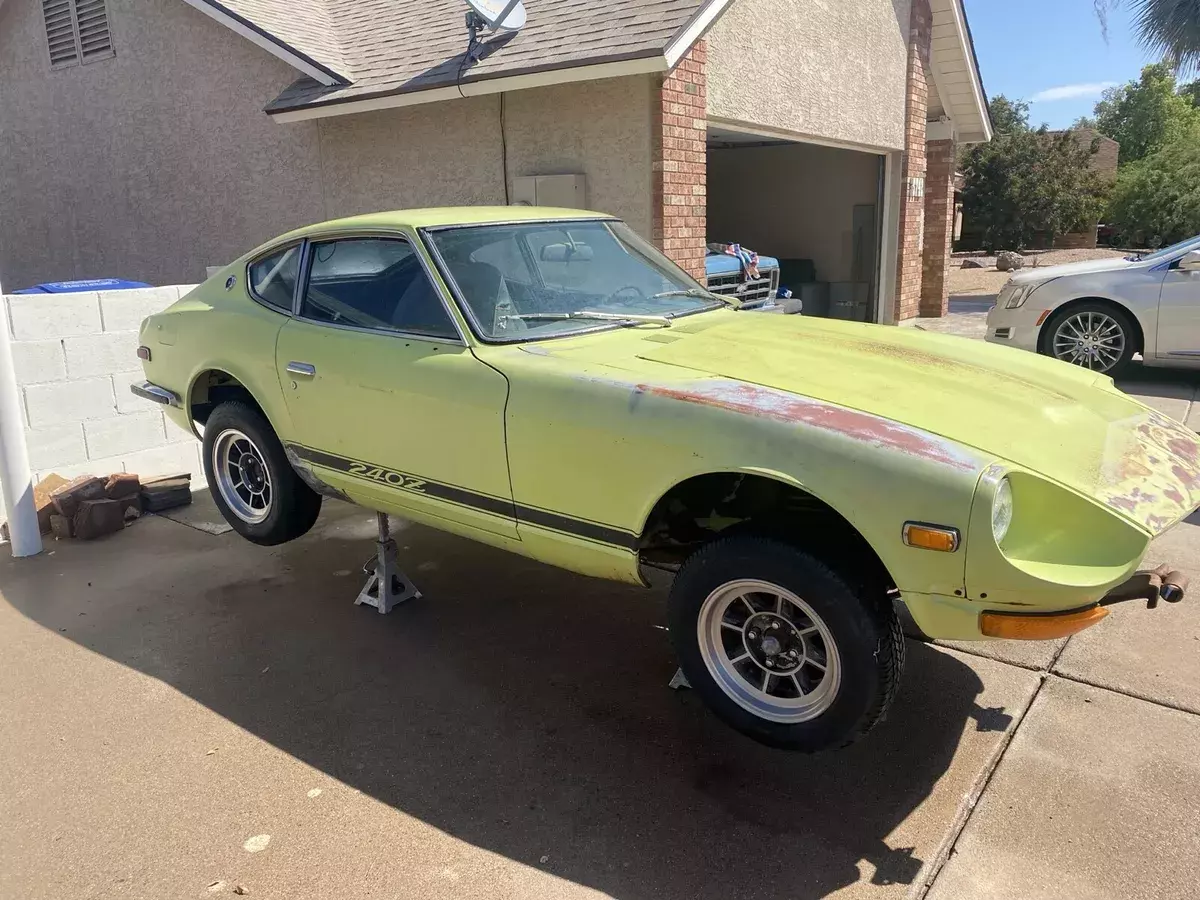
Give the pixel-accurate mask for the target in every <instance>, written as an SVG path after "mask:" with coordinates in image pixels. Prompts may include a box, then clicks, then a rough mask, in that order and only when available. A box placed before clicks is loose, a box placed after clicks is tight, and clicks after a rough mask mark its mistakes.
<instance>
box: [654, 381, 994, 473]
mask: <svg viewBox="0 0 1200 900" xmlns="http://www.w3.org/2000/svg"><path fill="white" fill-rule="evenodd" d="M637 390H638V392H639V393H643V394H650V395H652V396H658V397H667V398H669V399H671V400H680V401H683V402H684V403H696V404H699V405H701V406H711V407H715V408H718V409H726V410H729V411H730V412H736V413H741V414H742V415H747V416H758V417H762V418H768V419H773V420H775V421H777V422H786V423H789V424H795V425H808V426H810V427H813V428H819V429H821V430H822V431H829V432H835V433H837V434H841V435H845V436H846V437H849V438H851V439H853V440H856V441H862V442H863V443H866V444H871V445H873V446H876V447H883V448H886V449H889V450H895V451H897V452H899V453H903V454H905V455H906V456H913V457H917V458H919V459H926V460H929V461H930V462H935V463H938V464H939V465H944V466H950V467H951V468H954V469H960V470H962V471H964V472H970V471H974V470H975V469H977V468H978V467H979V466H978V463H977V462H976V460H975V459H974V458H973V456H972V455H970V454H969V453H967V452H966V451H965V448H961V447H959V445H957V444H956V443H954V442H952V441H947V440H944V439H942V438H939V437H937V436H936V435H932V434H929V433H928V432H925V431H921V430H920V429H917V428H911V427H909V426H907V425H902V424H900V423H899V422H893V421H890V420H888V419H884V418H881V417H879V416H875V415H871V414H870V413H865V412H860V411H859V410H856V409H849V408H847V407H844V406H837V405H835V404H832V403H823V402H820V401H817V400H812V399H810V398H808V397H802V396H799V395H797V394H790V393H788V392H786V391H779V390H775V389H774V388H766V387H760V386H759V385H755V384H745V383H742V382H737V381H714V382H697V383H695V384H690V385H686V386H682V387H665V386H661V385H647V384H640V385H638V387H637Z"/></svg>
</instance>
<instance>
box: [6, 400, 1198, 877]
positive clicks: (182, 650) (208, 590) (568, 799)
mask: <svg viewBox="0 0 1200 900" xmlns="http://www.w3.org/2000/svg"><path fill="white" fill-rule="evenodd" d="M1180 383H1181V384H1190V382H1186V381H1185V382H1180ZM1179 393H1186V390H1185V389H1184V388H1182V387H1181V388H1180V390H1179ZM1188 402H1189V404H1190V402H1191V401H1190V400H1189V401H1188ZM1185 414H1186V412H1185ZM204 500H205V498H203V497H198V503H203V502H204ZM214 516H215V510H212V509H211V507H208V508H207V509H206V508H205V507H204V506H201V505H198V506H197V507H196V508H195V509H194V510H193V511H192V513H191V515H190V521H191V522H192V525H199V526H203V525H204V524H205V521H206V519H207V520H213V518H214ZM372 537H373V519H372V517H371V516H369V515H368V514H366V513H364V512H363V511H361V510H357V509H355V508H352V507H348V506H344V505H341V504H334V503H331V504H329V505H328V506H327V508H326V510H325V512H324V513H323V514H322V518H321V520H320V522H319V523H318V525H317V527H316V529H314V531H313V532H312V533H311V534H309V535H308V536H307V537H305V538H304V539H302V540H300V541H297V542H294V543H292V544H289V545H285V546H283V547H280V548H275V549H269V550H268V549H263V548H259V547H254V546H252V545H250V544H248V543H245V542H244V541H242V540H241V539H240V538H237V537H236V536H234V535H233V534H230V533H225V534H221V535H214V534H209V533H206V532H205V531H203V530H200V529H199V528H196V527H190V526H189V525H185V524H180V523H178V522H174V521H169V520H167V519H165V518H159V517H154V516H147V517H145V518H144V519H143V520H141V521H139V522H137V523H136V524H135V525H133V526H132V527H131V528H129V529H128V530H126V531H125V532H123V533H121V534H118V535H115V536H113V537H111V538H108V539H105V540H101V541H96V542H93V543H74V542H64V543H59V544H53V545H51V546H50V547H49V548H48V549H49V550H52V551H53V553H46V554H43V555H42V556H40V557H37V558H34V559H29V560H21V561H14V560H11V559H9V558H7V556H6V557H5V558H4V559H3V560H0V593H2V594H3V602H0V763H2V767H3V771H4V772H5V774H6V780H7V785H6V790H5V795H4V800H3V802H2V803H0V860H3V862H2V863H0V896H3V897H21V898H29V900H33V898H54V900H61V898H64V897H81V898H82V897H89V898H109V897H112V898H117V897H120V898H155V900H160V898H177V897H178V898H189V897H196V898H204V897H211V896H229V895H231V894H233V892H234V891H235V889H236V888H241V889H242V890H244V891H248V892H249V895H250V896H252V897H258V898H285V900H301V898H331V897H337V898H411V897H420V898H439V897H446V898H454V900H464V898H497V897H502V898H526V897H530V898H533V897H537V898H544V897H550V898H560V897H562V898H576V897H579V898H583V897H598V896H611V897H616V898H622V900H651V898H654V900H657V898H682V900H709V898H711V900H730V898H739V900H740V898H764V900H765V898H770V900H779V898H810V897H813V898H815V897H826V896H836V897H864V898H900V897H922V896H930V897H934V898H938V900H973V898H1013V900H1018V898H1019V900H1032V898H1043V897H1044V898H1055V900H1059V898H1072V900H1075V898H1093V897H1095V898H1114V900H1115V898H1122V900H1124V898H1130V897H1144V898H1184V897H1194V896H1195V872H1194V860H1195V858H1196V855H1197V853H1198V852H1200V602H1198V600H1197V598H1195V597H1193V598H1192V599H1191V601H1190V602H1187V603H1184V604H1181V605H1179V606H1171V607H1166V606H1164V607H1162V608H1160V609H1158V610H1156V611H1154V612H1147V611H1146V610H1144V609H1142V608H1141V607H1140V605H1139V606H1134V605H1126V607H1122V608H1118V609H1117V610H1116V611H1115V612H1114V614H1113V615H1112V616H1111V617H1110V618H1109V619H1108V620H1106V621H1105V622H1103V623H1101V624H1100V625H1099V626H1097V627H1095V628H1094V629H1093V630H1091V631H1088V632H1085V633H1083V634H1082V635H1079V636H1076V637H1075V638H1072V639H1071V640H1070V641H1065V642H1058V643H1055V644H1009V643H996V644H975V645H967V644H963V645H956V646H954V647H949V646H939V645H934V644H930V643H928V642H924V641H923V640H920V639H919V636H915V635H914V639H913V640H911V641H910V642H909V648H908V649H909V657H908V664H907V668H906V672H905V677H904V683H903V685H902V687H901V691H900V695H899V697H898V699H897V701H896V704H895V706H894V707H893V710H892V713H891V715H890V716H889V718H888V720H887V721H886V722H885V723H884V724H883V725H882V726H881V727H879V728H878V729H877V730H876V731H875V732H873V733H872V734H871V735H870V736H869V737H868V738H867V739H866V740H864V741H863V742H861V743H860V744H858V745H856V746H854V747H852V748H850V749H849V750H846V751H842V752H838V753H831V754H825V755H821V756H816V757H805V756H798V755H790V754H786V753H782V752H778V751H772V750H768V749H766V748H763V747H760V746H758V745H756V744H753V743H751V742H749V741H747V740H745V739H743V738H741V737H740V736H738V735H736V734H734V733H733V732H731V731H729V730H728V729H726V728H725V727H723V726H722V725H720V724H719V723H718V722H717V721H715V720H714V719H713V717H712V716H710V715H709V714H708V713H707V712H706V711H705V710H704V709H703V708H702V707H701V706H700V704H699V702H698V700H697V698H696V697H695V696H693V695H691V694H690V693H688V692H681V693H673V692H671V691H669V690H668V689H667V687H666V684H667V681H668V679H669V678H670V676H671V674H672V672H673V671H674V662H673V659H672V653H671V650H670V647H669V644H668V640H667V635H666V633H665V631H664V630H663V626H664V608H663V600H664V596H663V593H662V592H661V591H643V590H637V589H631V588H623V587H621V586H616V585H611V584H607V583H602V582H597V581H589V580H587V579H583V578H579V577H575V576H572V575H569V574H565V573H562V572H558V571H555V570H552V569H549V568H546V567H544V566H541V565H538V564H535V563H532V562H528V561H525V560H522V559H519V558H516V557H510V556H507V555H505V554H502V553H500V552H498V551H493V550H490V549H488V548H483V547H479V546H477V545H474V544H472V543H470V542H467V541H465V540H460V539H457V538H453V537H448V536H445V535H442V534H439V533H436V532H432V531H429V530H427V529H424V528H420V527H417V526H409V527H407V528H404V529H403V530H402V531H401V532H400V535H399V539H400V542H401V544H402V546H403V548H404V549H403V557H404V560H405V564H406V566H407V567H408V568H409V569H410V572H411V574H412V575H413V576H414V577H416V578H418V579H419V585H420V587H421V588H422V590H423V591H424V593H425V598H424V599H422V600H419V601H415V602H413V603H411V604H409V605H407V606H404V607H401V608H400V609H398V610H397V611H395V612H394V613H393V614H392V615H390V616H387V617H384V616H379V615H378V614H377V613H376V612H375V611H374V610H371V609H368V608H364V607H354V606H352V605H351V601H352V599H353V597H354V595H355V594H356V593H357V591H358V588H359V583H360V576H359V567H360V566H361V564H362V562H363V559H364V558H365V557H366V556H367V555H368V554H369V553H370V552H371V543H370V542H371V539H372ZM1151 556H1152V558H1153V559H1152V561H1155V562H1156V561H1158V560H1160V559H1163V558H1169V559H1171V560H1172V561H1173V562H1175V563H1176V564H1177V565H1181V566H1182V567H1183V568H1185V569H1186V570H1188V571H1189V572H1190V574H1191V575H1192V577H1193V578H1194V579H1200V517H1197V519H1196V521H1194V522H1188V523H1184V524H1182V525H1181V526H1179V527H1178V528H1177V529H1175V530H1174V531H1172V532H1170V533H1168V534H1167V535H1165V536H1164V537H1163V538H1161V539H1160V540H1159V541H1157V542H1156V543H1155V544H1154V545H1153V548H1152V551H1151Z"/></svg>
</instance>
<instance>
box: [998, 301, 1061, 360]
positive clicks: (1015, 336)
mask: <svg viewBox="0 0 1200 900" xmlns="http://www.w3.org/2000/svg"><path fill="white" fill-rule="evenodd" d="M1047 312H1048V311H1047V310H1044V309H1036V308H1033V307H1031V306H1030V305H1029V303H1028V302H1026V304H1025V305H1024V306H1019V307H1017V308H1016V309H1005V308H1004V307H1002V306H1000V305H996V306H993V307H992V308H991V309H990V310H988V315H987V332H986V333H985V335H984V336H985V338H986V339H987V341H988V343H991V344H1004V345H1005V346H1008V347H1016V348H1018V349H1020V350H1030V351H1032V352H1034V353H1036V352H1037V348H1038V335H1039V333H1040V332H1041V325H1040V324H1039V320H1042V318H1043V316H1044V315H1045V314H1046V313H1047Z"/></svg>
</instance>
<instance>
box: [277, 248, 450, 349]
mask: <svg viewBox="0 0 1200 900" xmlns="http://www.w3.org/2000/svg"><path fill="white" fill-rule="evenodd" d="M310 255H311V257H312V266H311V268H310V269H309V276H308V288H307V290H306V291H305V293H304V301H303V303H302V304H301V306H300V314H301V315H303V316H304V317H305V318H308V319H313V320H315V321H317V322H328V323H330V324H332V325H351V326H354V327H357V328H374V329H379V330H383V331H403V332H408V333H414V334H424V335H428V336H430V337H440V338H447V339H457V338H458V332H457V331H456V330H455V328H454V323H453V322H451V321H450V315H449V313H447V312H446V308H445V307H444V306H443V305H442V301H441V298H440V297H439V296H438V294H437V291H436V290H435V288H434V287H433V285H432V284H431V283H430V281H429V277H428V276H427V275H426V274H425V269H424V267H422V265H421V260H420V258H419V257H418V256H417V254H416V252H415V251H414V250H413V247H412V245H411V244H409V243H408V241H404V240H399V239H395V238H347V239H346V240H341V241H323V242H320V243H314V244H313V245H312V253H311V254H310Z"/></svg>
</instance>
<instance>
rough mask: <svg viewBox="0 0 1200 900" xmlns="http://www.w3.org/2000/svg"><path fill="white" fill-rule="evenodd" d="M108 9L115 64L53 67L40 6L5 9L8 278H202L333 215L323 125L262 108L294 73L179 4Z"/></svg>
mask: <svg viewBox="0 0 1200 900" xmlns="http://www.w3.org/2000/svg"><path fill="white" fill-rule="evenodd" d="M108 9H109V23H110V27H111V29H112V34H113V43H114V46H115V47H116V54H117V55H116V57H115V58H114V59H108V60H102V61H99V62H94V63H91V64H89V65H86V66H74V67H71V68H67V69H59V70H53V71H52V70H51V69H50V64H49V60H48V56H47V50H46V34H45V27H44V25H43V22H42V15H41V10H40V4H38V3H36V2H35V0H7V2H5V3H2V4H0V274H3V277H4V284H5V286H6V287H8V288H10V289H13V288H19V287H25V286H28V285H30V284H35V283H38V282H41V281H50V280H66V279H72V278H96V277H105V276H114V277H124V278H134V279H140V280H143V281H148V282H150V283H152V284H170V283H173V282H175V283H177V282H178V281H180V280H196V279H199V278H202V277H203V275H204V269H205V266H207V265H214V264H217V263H224V262H226V261H228V260H230V259H233V258H234V257H236V256H237V255H238V254H240V253H242V252H244V251H245V250H246V249H247V248H249V247H253V246H254V245H256V244H257V243H260V242H261V241H263V240H265V239H267V238H268V237H271V236H272V235H274V234H276V233H278V232H280V231H283V230H285V229H288V228H292V227H295V226H297V225H301V224H304V223H305V222H309V221H312V220H313V219H315V218H319V216H320V213H321V203H320V196H321V190H320V183H319V179H318V177H317V172H318V148H317V141H316V126H315V125H312V124H311V123H309V124H300V125H296V126H292V127H290V128H288V129H283V128H280V127H279V126H278V125H276V124H275V123H273V122H271V121H270V120H269V119H268V118H267V117H266V116H265V115H263V113H262V107H263V105H264V104H265V103H266V102H267V100H269V99H270V98H271V97H272V96H273V95H274V92H275V91H277V90H279V89H280V88H281V87H283V86H284V85H286V84H288V83H289V82H290V81H292V80H293V79H294V78H295V77H296V73H295V71H294V70H293V69H292V68H291V67H289V66H288V65H286V64H285V63H283V62H281V61H279V60H277V59H275V58H274V57H273V56H271V55H269V54H268V53H266V52H265V51H263V50H261V49H259V48H258V47H255V46H254V45H253V44H251V43H250V42H249V41H246V40H244V39H242V38H240V37H237V36H236V35H234V34H233V33H232V32H231V31H229V30H228V29H226V28H224V27H223V26H221V25H219V24H218V23H216V22H214V21H213V20H212V19H210V18H208V17H207V16H205V15H203V14H202V13H199V12H197V11H196V10H194V9H192V8H191V7H189V6H188V5H187V4H185V3H183V2H181V0H108ZM247 195H250V196H252V197H253V200H252V201H248V200H247V199H246V198H247Z"/></svg>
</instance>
